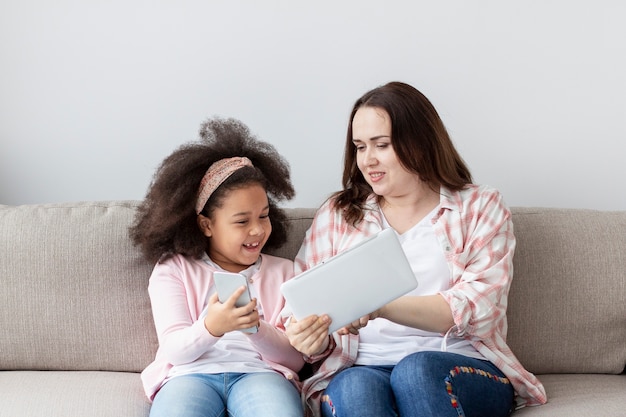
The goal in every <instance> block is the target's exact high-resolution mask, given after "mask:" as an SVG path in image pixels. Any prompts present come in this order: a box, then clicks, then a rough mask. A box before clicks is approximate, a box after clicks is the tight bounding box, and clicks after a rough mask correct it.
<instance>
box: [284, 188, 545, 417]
mask: <svg viewBox="0 0 626 417" xmlns="http://www.w3.org/2000/svg"><path fill="white" fill-rule="evenodd" d="M366 207H367V208H366V210H365V216H364V219H363V222H362V223H361V224H359V226H358V229H357V228H354V227H352V226H351V225H350V224H348V223H347V222H346V221H345V219H344V218H343V217H342V216H341V214H340V213H339V212H338V211H337V210H335V209H334V208H333V201H332V200H329V201H327V202H326V203H324V204H323V205H322V206H321V207H320V209H319V210H318V212H317V214H316V216H315V219H314V220H313V223H312V225H311V228H310V229H309V230H308V231H307V234H306V237H305V239H304V243H303V245H302V247H301V248H300V251H299V252H298V255H297V257H296V260H295V272H296V274H298V273H300V272H302V271H304V270H306V269H309V268H311V267H313V266H314V265H317V264H318V263H320V262H321V261H323V260H325V259H327V258H329V257H331V256H334V255H336V254H338V253H339V252H342V251H344V250H346V249H348V248H350V247H351V246H353V245H354V244H356V243H358V242H360V241H362V240H363V239H365V238H367V237H368V236H371V235H373V234H375V233H377V232H379V231H380V230H382V228H383V226H382V224H383V222H382V216H381V213H380V210H379V206H378V204H377V203H376V198H375V196H374V195H371V196H370V198H369V199H368V200H367V204H366ZM431 223H432V225H433V228H434V231H435V235H436V236H437V238H438V240H439V243H440V245H441V248H442V250H443V253H444V254H445V257H446V261H447V263H448V266H449V267H450V271H451V276H450V278H451V280H450V282H451V285H450V287H449V288H448V289H447V290H445V291H442V292H440V294H441V295H442V296H443V297H444V299H445V300H446V301H447V302H448V304H449V305H450V309H451V310H452V315H453V317H454V323H455V326H454V327H453V328H452V329H450V331H449V332H448V333H449V334H451V335H454V336H457V337H463V338H466V339H467V340H469V341H470V343H471V344H472V346H474V348H476V350H477V351H478V352H480V353H481V354H482V355H483V356H484V357H485V358H487V359H488V360H489V361H491V362H492V363H493V364H495V365H496V366H497V367H498V368H499V369H500V370H501V371H502V372H503V373H504V374H505V375H506V376H507V377H508V378H509V380H510V381H511V383H512V384H513V387H514V388H515V391H516V394H517V402H518V405H519V406H524V405H539V404H543V403H545V402H546V401H547V398H546V393H545V390H544V387H543V385H542V384H541V382H540V381H539V380H538V379H537V378H536V377H535V376H534V375H533V374H531V373H530V372H528V371H527V370H526V369H524V367H523V366H522V364H521V363H520V362H519V361H518V360H517V358H516V357H515V355H514V354H513V352H512V351H511V349H510V348H509V347H508V346H507V344H506V334H507V320H506V308H507V296H508V293H509V287H510V285H511V279H512V275H513V253H514V249H515V236H514V235H513V223H512V221H511V213H510V211H509V209H508V208H507V207H506V205H505V204H504V202H503V200H502V197H501V195H500V193H499V192H498V191H496V190H494V189H492V188H489V187H486V186H477V185H470V186H468V187H467V188H466V189H464V190H462V191H460V192H451V191H449V190H446V189H444V188H442V189H441V198H440V205H439V211H438V212H437V214H436V215H435V216H434V217H433V218H432V219H431ZM444 337H447V335H446V336H443V335H442V341H443V338H444ZM333 338H334V341H333V343H332V344H331V346H335V347H334V349H332V351H331V352H330V354H329V355H328V357H327V358H326V359H325V360H324V361H323V362H322V363H321V365H320V366H319V369H318V370H317V371H316V372H315V374H314V375H313V376H312V377H310V378H309V379H307V380H306V381H304V386H303V395H304V396H305V398H306V402H307V404H308V406H309V408H310V411H311V412H312V413H313V415H319V400H320V397H321V393H322V392H323V390H324V389H325V388H326V386H327V385H328V382H329V381H330V379H331V378H332V376H333V375H334V374H336V373H337V372H339V371H340V370H342V369H344V368H346V367H349V366H352V365H353V364H354V361H355V360H356V357H357V354H358V345H359V338H358V336H354V335H348V336H339V335H338V334H336V333H335V334H333Z"/></svg>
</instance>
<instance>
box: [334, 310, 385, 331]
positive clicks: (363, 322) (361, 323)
mask: <svg viewBox="0 0 626 417" xmlns="http://www.w3.org/2000/svg"><path fill="white" fill-rule="evenodd" d="M377 317H380V309H379V310H376V311H373V312H371V313H370V314H366V315H365V316H363V317H361V318H359V319H358V320H355V321H353V322H352V323H350V324H348V325H347V326H344V327H342V328H341V329H339V330H337V333H339V334H340V335H346V334H350V333H352V334H359V330H360V329H362V328H363V327H365V326H367V323H369V321H370V320H374V319H375V318H377Z"/></svg>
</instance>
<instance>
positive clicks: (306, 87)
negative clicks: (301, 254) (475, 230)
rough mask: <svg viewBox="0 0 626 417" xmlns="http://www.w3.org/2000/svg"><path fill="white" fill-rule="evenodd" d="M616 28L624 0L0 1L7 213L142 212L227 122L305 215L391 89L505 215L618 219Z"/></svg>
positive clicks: (1, 153)
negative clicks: (376, 92)
mask: <svg viewBox="0 0 626 417" xmlns="http://www.w3.org/2000/svg"><path fill="white" fill-rule="evenodd" d="M624 22H626V3H625V2H623V1H621V0H614V1H610V0H595V1H588V0H586V1H582V0H554V1H550V0H546V1H540V0H531V1H516V2H514V1H503V0H493V1H485V0H476V1H466V0H451V1H432V0H428V1H393V0H392V1H389V0H386V1H374V0H353V1H349V0H348V1H327V0H317V1H312V2H299V1H288V0H284V1H278V0H259V1H252V0H250V1H242V0H230V1H211V0H180V1H164V0H145V1H138V0H90V1H85V0H55V1H54V2H51V1H46V0H0V60H1V61H0V140H1V142H0V143H1V144H0V203H2V204H30V203H41V202H63V201H78V200H107V199H141V198H142V197H143V196H144V194H145V191H146V189H147V187H148V184H149V182H150V180H151V178H152V174H153V172H154V169H155V168H156V166H157V165H158V164H159V162H160V161H161V160H162V159H163V158H164V157H165V156H166V155H167V154H169V153H170V152H171V151H172V150H174V149H175V148H176V147H178V146H179V145H180V144H182V143H183V142H187V141H190V140H194V139H195V138H196V137H197V130H198V127H199V125H200V123H201V122H202V121H203V120H204V119H206V118H207V117H210V116H213V115H220V116H224V117H235V118H239V119H241V120H242V121H244V122H245V123H246V124H247V125H248V126H249V127H250V129H251V130H252V131H253V132H255V133H256V134H257V135H258V136H259V137H260V138H261V139H263V140H266V141H269V142H271V143H273V144H274V145H275V146H276V147H277V148H278V150H279V151H280V152H281V153H282V154H283V155H285V156H286V158H287V159H288V160H289V161H290V163H291V168H292V175H293V181H294V185H295V187H296V190H297V196H296V198H295V199H294V200H293V201H291V202H289V203H287V204H286V205H287V206H293V207H295V206H316V205H318V204H319V203H321V201H322V200H323V199H324V198H325V197H326V196H327V195H328V194H329V193H330V192H332V191H334V190H336V189H337V188H338V187H339V186H340V175H341V168H340V165H341V159H342V152H343V141H344V136H345V126H346V122H347V117H348V114H349V111H350V108H351V106H352V104H353V102H354V100H355V99H356V98H357V97H358V96H360V95H361V94H362V93H364V92H365V91H367V90H369V89H371V88H373V87H375V86H378V85H380V84H383V83H385V82H387V81H391V80H401V81H405V82H408V83H410V84H412V85H414V86H415V87H417V88H418V89H420V90H421V91H422V92H424V93H425V94H426V95H427V96H428V97H429V98H430V99H431V100H432V102H433V103H434V105H435V107H437V109H438V110H439V112H440V114H441V116H442V118H443V119H444V122H445V123H446V125H447V127H448V129H449V131H450V133H451V135H452V137H453V140H454V141H455V143H456V145H457V147H458V148H459V150H460V152H461V153H462V155H463V156H464V158H465V159H466V161H467V162H468V164H469V166H470V168H471V169H472V171H473V174H474V176H475V180H476V182H479V183H487V184H490V185H493V186H495V187H497V188H499V189H500V190H501V191H502V192H503V194H504V196H505V199H506V200H507V202H508V203H509V205H512V206H514V205H516V206H550V207H575V208H594V209H602V210H615V209H619V210H625V209H626V192H625V191H626V190H625V188H626V187H625V185H624V182H625V181H624V180H625V179H626V163H625V161H624V159H625V155H626V151H625V148H624V143H625V142H626V75H625V74H626V24H624Z"/></svg>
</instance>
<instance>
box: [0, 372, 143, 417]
mask: <svg viewBox="0 0 626 417" xmlns="http://www.w3.org/2000/svg"><path fill="white" fill-rule="evenodd" d="M0 404H1V405H2V406H1V407H0V417H18V416H19V417H26V416H47V417H68V416H85V417H86V416H89V417H120V416H124V417H147V416H148V414H149V413H150V403H149V402H148V399H147V398H146V396H145V395H144V393H143V389H142V387H141V378H139V375H138V374H136V373H130V372H95V371H85V372H66V371H58V372H55V371H50V372H38V371H15V372H11V371H4V372H0Z"/></svg>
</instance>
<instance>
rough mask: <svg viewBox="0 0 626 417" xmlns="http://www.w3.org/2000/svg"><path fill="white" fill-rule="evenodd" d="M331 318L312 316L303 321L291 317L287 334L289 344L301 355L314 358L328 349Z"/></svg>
mask: <svg viewBox="0 0 626 417" xmlns="http://www.w3.org/2000/svg"><path fill="white" fill-rule="evenodd" d="M329 326H330V317H328V316H327V315H325V314H324V315H322V316H316V315H311V316H308V317H305V318H304V319H302V320H301V321H297V320H296V318H295V317H293V316H292V317H291V319H290V321H289V326H287V329H286V331H285V333H286V334H287V338H288V339H289V343H291V345H292V346H293V347H294V348H296V349H297V350H298V351H300V352H301V353H303V354H305V355H307V356H309V357H313V356H316V355H319V354H320V353H322V352H324V351H325V350H326V349H327V348H328V344H329V338H328V327H329Z"/></svg>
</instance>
